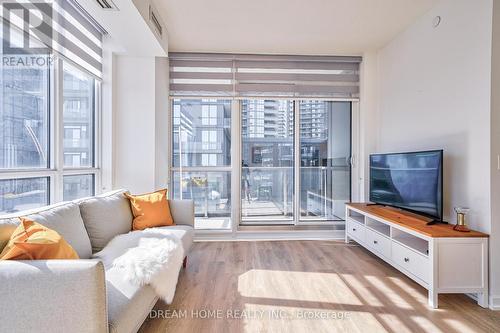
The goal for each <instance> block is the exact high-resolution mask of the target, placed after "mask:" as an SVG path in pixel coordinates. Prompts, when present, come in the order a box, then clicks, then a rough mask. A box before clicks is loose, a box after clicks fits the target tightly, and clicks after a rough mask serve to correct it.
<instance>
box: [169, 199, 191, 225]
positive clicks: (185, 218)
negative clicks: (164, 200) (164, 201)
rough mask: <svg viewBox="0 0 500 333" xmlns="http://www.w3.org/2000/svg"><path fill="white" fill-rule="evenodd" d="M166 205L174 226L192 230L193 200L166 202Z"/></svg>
mask: <svg viewBox="0 0 500 333" xmlns="http://www.w3.org/2000/svg"><path fill="white" fill-rule="evenodd" d="M168 203H169V206H170V212H171V213H172V218H173V219H174V223H175V224H178V225H189V226H191V227H193V228H194V201H193V200H168Z"/></svg>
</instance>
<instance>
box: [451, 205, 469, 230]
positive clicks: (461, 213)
mask: <svg viewBox="0 0 500 333" xmlns="http://www.w3.org/2000/svg"><path fill="white" fill-rule="evenodd" d="M469 211H470V209H469V208H465V207H455V212H456V213H457V224H456V225H455V226H454V227H453V230H456V231H462V232H469V231H470V229H469V228H468V227H467V224H466V223H465V215H466V214H467V213H468V212H469Z"/></svg>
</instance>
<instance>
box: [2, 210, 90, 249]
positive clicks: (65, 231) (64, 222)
mask: <svg viewBox="0 0 500 333" xmlns="http://www.w3.org/2000/svg"><path fill="white" fill-rule="evenodd" d="M19 217H26V218H27V219H29V220H32V221H35V222H37V223H39V224H41V225H43V226H45V227H47V228H49V229H52V230H54V231H56V232H57V233H59V234H60V235H61V236H62V237H63V238H64V240H66V242H68V244H69V245H71V247H72V248H73V249H74V250H75V251H76V253H78V257H80V259H89V258H90V256H91V255H92V247H91V245H90V239H89V236H88V234H87V230H86V229H85V226H84V224H83V220H82V216H81V215H80V209H79V208H78V205H77V204H75V203H73V202H63V203H60V204H56V205H52V206H46V207H42V208H37V209H33V210H30V211H24V212H20V213H15V214H11V215H8V216H6V217H5V218H2V219H0V251H1V249H3V247H4V246H5V245H6V243H7V242H8V240H9V238H10V236H11V235H12V233H13V232H14V230H15V229H16V228H17V226H18V225H19V224H20V223H21V221H20V220H19Z"/></svg>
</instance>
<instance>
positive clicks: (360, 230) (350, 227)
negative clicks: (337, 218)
mask: <svg viewBox="0 0 500 333" xmlns="http://www.w3.org/2000/svg"><path fill="white" fill-rule="evenodd" d="M365 230H366V228H365V226H364V225H362V224H360V223H358V222H354V221H352V220H349V219H348V220H347V233H348V234H349V236H351V237H352V238H354V239H355V240H357V241H358V242H360V243H364V242H365Z"/></svg>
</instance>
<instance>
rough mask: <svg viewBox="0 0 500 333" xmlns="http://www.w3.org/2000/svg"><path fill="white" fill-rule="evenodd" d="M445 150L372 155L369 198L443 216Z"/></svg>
mask: <svg viewBox="0 0 500 333" xmlns="http://www.w3.org/2000/svg"><path fill="white" fill-rule="evenodd" d="M442 172H443V151H442V150H435V151H425V152H413V153H394V154H373V155H370V201H371V202H374V203H377V204H381V205H388V206H394V207H398V208H403V209H407V210H410V211H413V212H415V213H420V214H424V215H426V216H429V217H432V218H435V219H436V220H441V219H442V217H443V193H442V192H443V176H442Z"/></svg>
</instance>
